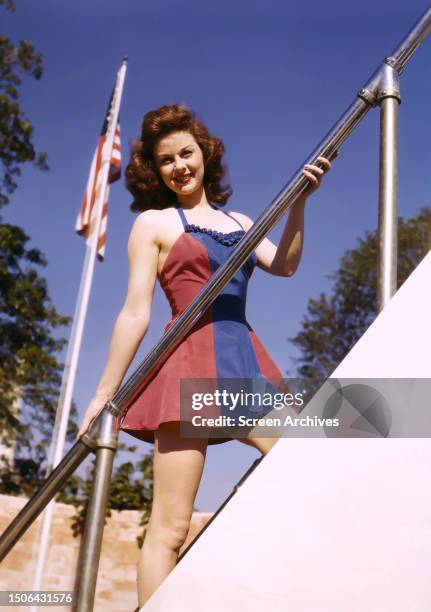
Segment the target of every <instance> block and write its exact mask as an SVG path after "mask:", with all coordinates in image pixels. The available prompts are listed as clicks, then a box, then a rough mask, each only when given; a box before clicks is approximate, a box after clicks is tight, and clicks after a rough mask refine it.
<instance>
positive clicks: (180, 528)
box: [138, 423, 208, 606]
mask: <svg viewBox="0 0 431 612" xmlns="http://www.w3.org/2000/svg"><path fill="white" fill-rule="evenodd" d="M207 444H208V441H207V440H206V439H201V438H199V439H196V438H195V439H193V438H181V437H180V430H179V423H164V424H163V425H161V426H160V428H159V429H158V430H157V431H156V432H155V442H154V495H153V506H152V511H151V517H150V520H149V522H148V525H147V529H146V534H145V539H144V544H143V547H142V549H141V554H140V559H139V565H138V600H139V605H140V606H143V605H144V603H145V602H146V601H147V600H148V599H149V598H150V596H151V595H152V593H153V592H154V591H155V590H156V589H157V587H158V586H159V585H160V584H161V583H162V582H163V580H164V579H165V578H166V576H167V575H168V574H169V573H170V571H171V570H172V569H173V568H174V566H175V563H176V561H177V557H178V551H179V549H180V548H181V546H182V545H183V543H184V541H185V539H186V537H187V533H188V531H189V527H190V519H191V516H192V513H193V505H194V501H195V497H196V493H197V490H198V487H199V482H200V479H201V476H202V471H203V467H204V462H205V454H206V449H207Z"/></svg>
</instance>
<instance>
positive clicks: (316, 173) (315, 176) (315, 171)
mask: <svg viewBox="0 0 431 612" xmlns="http://www.w3.org/2000/svg"><path fill="white" fill-rule="evenodd" d="M316 161H318V162H319V163H320V164H322V168H319V167H318V166H314V165H312V164H305V166H304V170H303V171H302V173H303V175H304V176H306V177H307V178H308V180H309V182H310V184H309V186H308V187H307V189H306V190H305V192H304V195H305V196H306V197H308V196H310V195H311V194H312V193H314V191H316V189H318V188H319V187H320V183H321V181H322V178H323V176H324V175H325V173H326V172H328V171H329V170H330V169H331V162H330V161H329V159H326V157H318V158H317V160H316Z"/></svg>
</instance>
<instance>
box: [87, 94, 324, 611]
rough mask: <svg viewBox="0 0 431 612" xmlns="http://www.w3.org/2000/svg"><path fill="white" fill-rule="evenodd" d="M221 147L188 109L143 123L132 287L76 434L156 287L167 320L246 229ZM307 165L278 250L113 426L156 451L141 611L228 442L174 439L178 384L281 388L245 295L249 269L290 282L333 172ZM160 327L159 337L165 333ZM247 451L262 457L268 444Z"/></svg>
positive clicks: (136, 156)
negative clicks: (325, 180)
mask: <svg viewBox="0 0 431 612" xmlns="http://www.w3.org/2000/svg"><path fill="white" fill-rule="evenodd" d="M223 153H224V147H223V143H222V142H221V140H220V139H218V138H215V137H214V136H211V135H210V133H209V132H208V129H207V128H206V126H205V125H204V124H203V123H202V122H200V121H198V120H197V119H196V118H195V115H194V114H193V113H192V112H191V111H190V110H189V109H188V108H187V107H185V106H183V105H177V104H175V105H172V106H162V107H161V108H159V109H157V110H155V111H151V112H149V113H147V114H146V115H145V116H144V119H143V123H142V132H141V138H140V139H139V141H138V142H137V143H136V144H135V146H134V150H133V152H132V157H131V161H130V163H129V165H128V167H127V172H126V183H127V187H128V189H129V190H130V192H131V193H132V194H133V196H134V198H135V199H134V202H133V204H132V210H134V211H140V212H141V214H140V215H139V216H138V218H137V219H136V221H135V223H134V225H133V228H132V231H131V234H130V239H129V263H130V274H129V286H128V292H127V297H126V300H125V303H124V306H123V308H122V310H121V312H120V314H119V316H118V319H117V322H116V324H115V328H114V333H113V337H112V341H111V345H110V349H109V354H108V359H107V362H106V365H105V369H104V371H103V374H102V378H101V380H100V382H99V385H98V387H97V391H96V394H95V395H94V397H93V399H92V400H91V402H90V404H89V407H88V409H87V411H86V413H85V416H84V419H83V421H82V424H81V427H80V430H79V433H78V436H81V435H82V434H83V433H85V431H86V430H87V429H88V427H89V426H90V424H91V421H92V420H93V419H94V418H95V416H96V415H97V414H98V413H99V412H100V410H101V408H102V406H103V405H104V404H105V403H106V401H107V400H108V399H110V398H111V397H112V396H113V395H114V394H115V392H116V391H117V389H118V388H119V386H120V383H121V380H122V378H123V376H124V374H125V372H126V370H127V368H128V366H129V365H130V363H131V361H132V359H133V357H134V355H135V353H136V351H137V349H138V346H139V344H140V342H141V340H142V339H143V337H144V336H145V333H146V331H147V329H148V326H149V322H150V313H151V304H152V297H153V291H154V287H155V283H156V279H158V280H159V282H160V284H161V286H162V288H163V290H164V291H165V294H166V296H167V299H168V300H169V303H170V305H171V308H172V321H171V322H170V323H169V324H168V326H167V328H166V330H167V329H168V328H169V326H170V325H172V323H173V322H174V321H175V320H176V319H177V318H178V317H179V316H180V314H181V313H182V312H183V311H184V309H185V308H186V307H187V306H188V305H189V304H190V302H191V301H192V300H193V299H194V297H195V296H196V295H197V294H198V293H199V291H200V290H201V288H202V287H203V285H205V283H206V282H207V280H208V279H209V278H210V276H211V274H212V273H213V272H214V270H215V269H217V267H218V266H219V265H221V264H222V263H223V262H224V261H226V259H227V258H228V257H229V255H230V254H231V252H232V250H233V249H234V248H235V245H236V244H237V243H238V241H239V240H240V239H241V237H242V236H243V235H244V233H245V232H246V231H247V230H249V229H250V227H251V226H252V225H253V222H252V220H251V219H250V218H249V217H248V216H246V215H245V214H243V213H239V212H230V213H227V212H225V211H223V210H221V208H219V206H223V205H224V204H225V203H226V202H227V200H228V198H229V196H230V195H231V193H232V192H231V189H230V188H229V187H228V186H223V184H222V179H223V176H224V168H223V166H222V156H223ZM319 162H320V163H321V164H322V166H323V168H324V169H323V170H322V169H320V168H318V167H317V166H311V165H310V166H306V167H305V168H304V170H303V172H304V175H305V176H306V177H307V178H308V179H309V181H310V186H309V188H308V190H307V191H306V192H305V193H304V195H303V196H301V197H300V198H299V199H298V200H297V202H296V203H295V205H294V206H293V207H292V208H291V209H290V211H289V215H288V219H287V222H286V225H285V228H284V231H283V234H282V237H281V240H280V244H279V245H278V247H276V246H275V245H274V244H273V243H272V242H270V240H268V239H266V238H265V239H264V240H263V241H262V242H261V243H260V244H259V246H258V247H257V249H256V251H255V253H254V254H253V255H252V256H251V257H250V258H249V260H248V261H247V262H246V263H245V264H244V265H243V266H242V268H241V269H240V270H239V271H238V272H237V273H236V275H235V276H234V277H233V278H232V279H231V281H230V282H229V283H228V285H227V286H226V287H225V288H224V289H223V290H222V292H221V294H220V295H219V296H218V297H217V298H216V300H215V301H214V302H213V304H212V306H211V307H210V308H209V309H208V311H207V312H206V313H205V314H204V315H203V317H202V318H201V319H200V321H198V323H197V324H196V325H195V327H194V328H193V329H192V330H191V331H190V332H189V333H188V334H187V335H186V338H185V339H183V341H182V342H181V343H180V344H179V346H178V347H177V348H176V349H175V351H174V352H173V353H172V355H171V356H170V357H169V359H168V360H167V361H166V362H165V363H164V364H163V365H162V366H161V368H160V369H159V370H158V372H157V373H156V374H155V375H154V376H153V377H152V379H151V380H150V382H149V383H148V384H147V385H146V386H145V388H144V390H143V391H142V392H141V394H140V395H139V397H138V399H137V400H135V402H134V404H133V405H132V406H131V407H130V408H129V410H128V412H127V414H126V416H125V417H123V419H122V421H121V424H120V429H123V430H124V431H127V432H129V433H130V434H131V435H133V436H135V437H137V438H139V439H142V440H146V441H149V442H154V498H153V507H152V513H151V518H150V521H149V523H148V526H147V530H146V536H145V541H144V545H143V547H142V551H141V556H140V562H139V567H138V597H139V605H140V606H142V605H143V604H144V603H145V602H146V601H147V600H148V598H149V597H150V596H151V594H152V593H153V592H154V591H155V589H156V588H157V587H158V586H159V585H160V583H161V582H162V581H163V580H164V578H165V577H166V576H167V575H168V574H169V572H170V571H171V570H172V569H173V567H174V566H175V563H176V560H177V557H178V551H179V549H180V547H181V546H182V544H183V543H184V541H185V539H186V536H187V532H188V530H189V525H190V519H191V516H192V512H193V505H194V501H195V496H196V493H197V489H198V485H199V482H200V478H201V474H202V470H203V466H204V460H205V454H206V449H207V444H211V443H214V442H223V441H225V440H226V438H224V439H212V438H210V439H207V438H185V437H181V435H180V412H179V388H180V379H181V378H212V379H216V378H217V377H220V378H252V379H254V378H259V377H263V378H266V379H268V380H274V379H279V380H280V379H282V375H281V373H280V371H279V370H278V368H277V367H276V366H275V364H274V363H273V362H272V360H271V358H270V357H269V355H268V353H267V352H266V350H265V348H264V347H263V346H262V344H261V343H260V341H259V339H258V338H257V336H256V335H255V333H254V331H253V330H252V328H251V327H250V325H249V324H248V323H247V321H246V318H245V301H246V289H247V283H248V280H249V277H250V275H251V273H252V271H253V268H254V267H255V265H257V266H258V267H260V268H261V269H262V270H265V271H266V272H269V273H270V274H275V275H277V276H292V274H293V273H294V272H295V270H296V268H297V267H298V264H299V260H300V257H301V251H302V243H303V231H304V230H303V228H304V207H305V203H306V200H307V197H308V196H309V195H310V194H311V193H312V192H313V191H314V190H315V189H316V188H317V187H318V186H319V184H320V180H321V178H322V176H323V174H324V172H325V171H326V170H329V169H330V167H331V165H330V163H329V161H327V160H326V159H324V158H319ZM166 330H165V331H166ZM241 441H242V442H245V443H247V444H250V445H252V446H254V447H255V448H257V449H258V450H259V451H260V452H261V453H262V454H265V453H267V452H268V451H269V450H270V448H271V447H272V446H273V444H274V443H275V442H276V440H275V439H273V438H247V439H242V440H241Z"/></svg>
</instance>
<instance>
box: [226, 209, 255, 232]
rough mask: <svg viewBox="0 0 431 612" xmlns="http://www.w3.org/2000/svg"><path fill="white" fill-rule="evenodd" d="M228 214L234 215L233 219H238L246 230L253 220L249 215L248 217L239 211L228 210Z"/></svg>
mask: <svg viewBox="0 0 431 612" xmlns="http://www.w3.org/2000/svg"><path fill="white" fill-rule="evenodd" d="M229 214H230V215H232V217H234V219H236V220H237V221H239V222H240V223H241V225H243V226H244V229H246V230H248V229H250V228H251V226H252V225H253V223H254V221H253V220H252V219H250V217H248V216H247V215H245V214H244V213H240V212H236V211H234V210H230V211H229Z"/></svg>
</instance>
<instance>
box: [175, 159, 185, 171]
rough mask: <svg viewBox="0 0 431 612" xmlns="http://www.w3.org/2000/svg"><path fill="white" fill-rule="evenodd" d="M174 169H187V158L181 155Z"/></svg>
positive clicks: (176, 160)
mask: <svg viewBox="0 0 431 612" xmlns="http://www.w3.org/2000/svg"><path fill="white" fill-rule="evenodd" d="M174 169H175V170H180V171H183V170H185V169H186V162H185V160H184V159H181V157H179V158H178V159H175V163H174Z"/></svg>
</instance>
